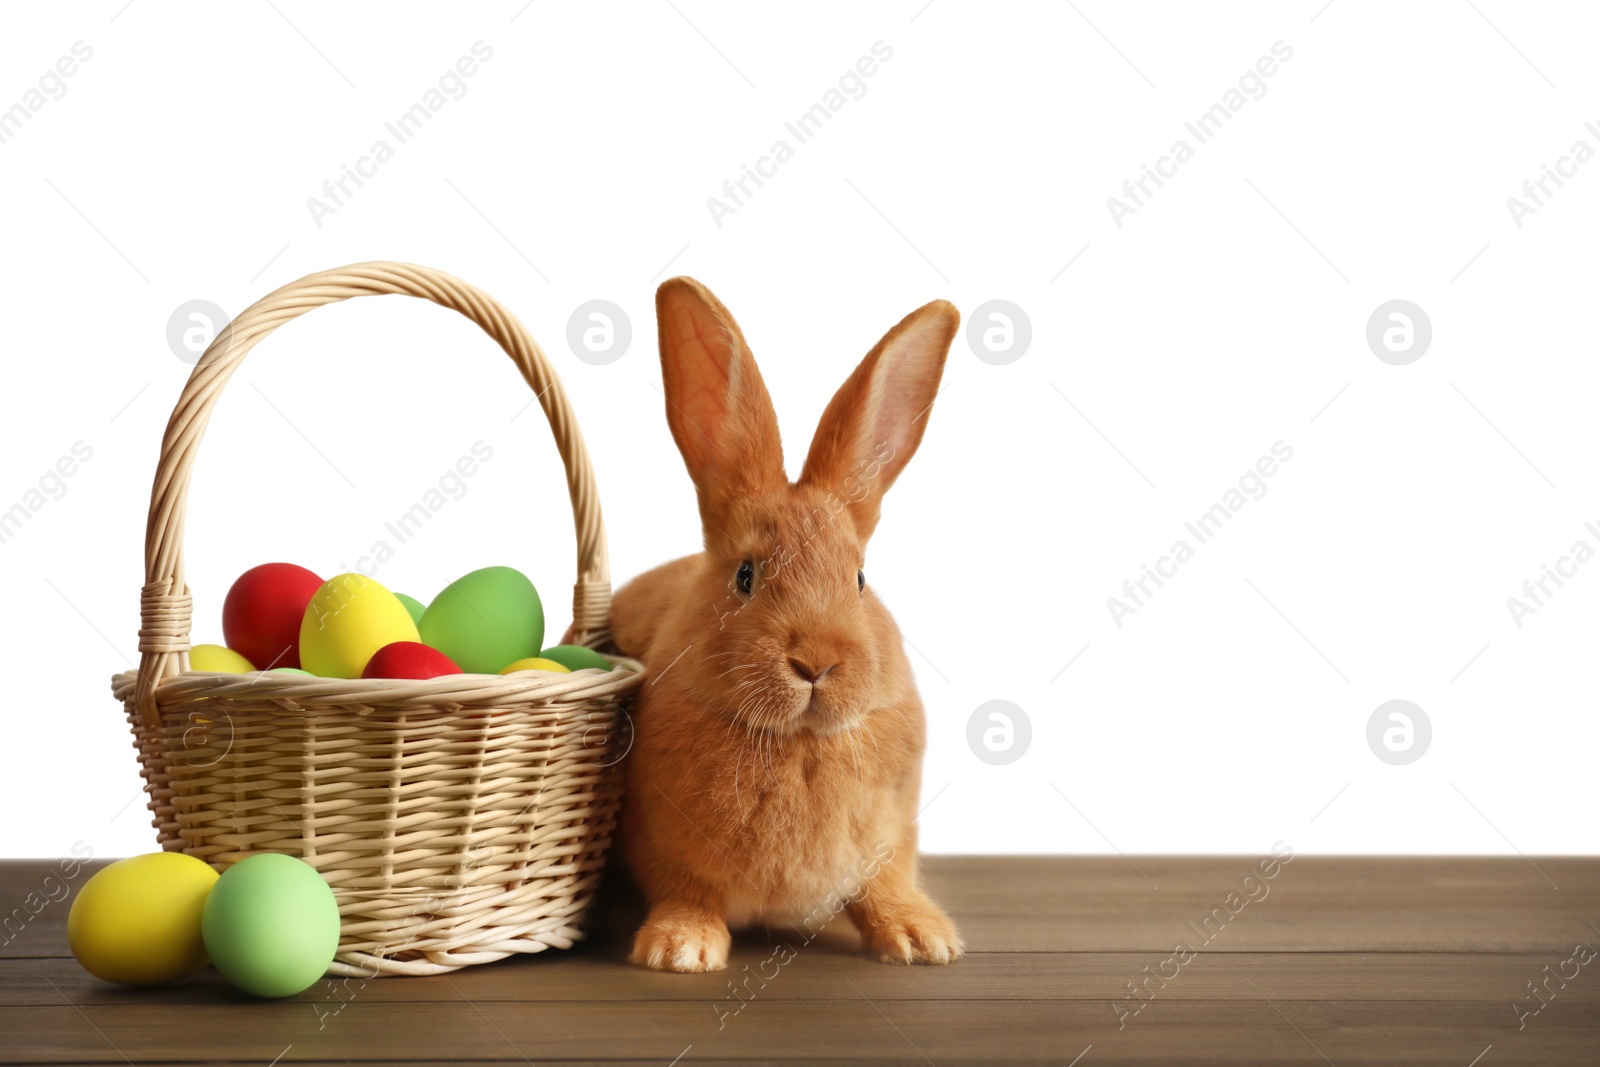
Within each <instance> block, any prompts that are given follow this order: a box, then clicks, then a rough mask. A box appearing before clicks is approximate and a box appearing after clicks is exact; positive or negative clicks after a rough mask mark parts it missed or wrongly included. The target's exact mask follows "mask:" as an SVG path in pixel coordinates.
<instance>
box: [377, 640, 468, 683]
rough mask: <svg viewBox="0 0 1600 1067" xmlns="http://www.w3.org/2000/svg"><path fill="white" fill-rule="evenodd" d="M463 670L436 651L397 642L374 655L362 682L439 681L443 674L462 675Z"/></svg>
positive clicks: (420, 645)
mask: <svg viewBox="0 0 1600 1067" xmlns="http://www.w3.org/2000/svg"><path fill="white" fill-rule="evenodd" d="M460 673H461V668H460V667H457V666H456V665H455V664H454V663H452V662H451V661H450V657H449V656H447V655H445V654H444V653H443V652H440V651H439V650H438V649H437V648H429V647H428V646H427V645H423V644H418V643H417V642H416V641H394V642H391V643H390V644H387V645H384V646H383V647H382V648H380V649H378V651H376V652H374V653H373V654H372V658H371V659H369V660H368V661H367V667H366V669H365V670H363V671H362V672H361V677H363V678H437V677H439V676H440V675H441V674H460Z"/></svg>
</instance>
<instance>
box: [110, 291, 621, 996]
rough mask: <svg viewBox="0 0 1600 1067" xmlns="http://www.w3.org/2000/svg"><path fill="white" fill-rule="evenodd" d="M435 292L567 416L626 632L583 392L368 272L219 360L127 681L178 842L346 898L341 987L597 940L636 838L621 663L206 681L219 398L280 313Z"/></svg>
mask: <svg viewBox="0 0 1600 1067" xmlns="http://www.w3.org/2000/svg"><path fill="white" fill-rule="evenodd" d="M384 294H401V295H404V296H416V297H423V298H425V299H428V300H432V301H434V302H435V303H437V304H442V305H443V306H445V307H447V308H451V309H453V310H455V311H458V312H460V313H461V314H463V315H465V316H466V317H467V318H469V319H471V320H472V321H474V322H476V323H477V324H478V325H479V326H480V327H482V328H483V330H484V331H485V332H486V333H488V334H489V335H490V336H491V337H493V338H494V339H495V340H496V341H498V342H499V343H500V346H501V347H502V348H504V349H505V350H506V352H507V354H509V355H510V356H511V359H512V361H513V362H514V363H516V365H517V367H518V369H520V370H521V372H522V376H523V377H524V378H525V379H526V380H527V382H528V385H529V386H530V387H531V388H532V389H533V391H534V393H535V395H536V396H537V397H538V399H539V402H540V404H541V405H543V407H544V412H545V415H546V416H547V418H548V419H549V422H550V426H551V430H552V432H553V433H554V435H555V440H556V445H557V447H558V449H559V450H560V453H561V457H562V460H563V462H564V463H565V465H566V472H567V489H568V492H569V494H570V495H571V498H572V512H573V518H574V521H575V524H576V526H577V534H578V538H577V540H578V581H577V585H576V587H575V589H574V594H573V618H574V620H575V623H574V631H575V635H576V636H575V638H574V640H576V641H578V642H581V643H583V644H586V645H589V646H590V647H598V646H601V645H603V644H604V643H605V642H606V641H607V639H608V636H609V615H610V607H611V585H610V580H609V574H608V570H607V561H606V540H605V529H604V526H603V524H602V522H601V517H600V503H599V499H598V497H597V496H596V493H595V484H594V472H593V471H592V470H591V469H590V465H589V455H588V452H587V450H586V449H585V448H584V444H583V438H582V437H581V436H580V434H579V433H578V426H577V423H576V422H575V421H574V419H573V416H572V411H571V409H570V408H569V407H568V404H567V398H566V394H565V393H564V392H563V391H562V388H561V383H560V381H559V380H558V379H557V378H556V375H555V371H554V370H553V369H552V367H551V366H550V363H549V360H548V359H547V358H546V357H545V354H544V352H542V351H541V350H540V348H539V346H538V345H537V344H536V343H535V342H534V340H533V339H532V338H531V337H530V336H528V333H527V331H526V330H525V329H524V328H523V326H522V324H521V323H519V322H518V321H517V320H516V319H515V318H513V317H512V315H511V314H510V312H508V311H506V309H505V308H503V307H501V306H500V304H498V303H497V302H495V301H494V300H493V299H492V298H490V297H489V296H487V295H485V294H484V293H481V292H479V291H478V290H477V289H474V288H473V287H472V286H470V285H467V284H465V283H464V282H461V281H459V280H458V279H456V278H452V277H451V276H449V275H447V274H444V273H441V272H439V271H436V270H430V269H428V268H425V267H416V266H410V265H407V264H401V263H362V264H357V265H355V266H351V267H345V268H343V269H340V270H332V271H325V272H323V273H321V274H313V275H310V276H309V277H306V278H302V279H301V280H299V281H297V282H294V283H293V284H291V285H287V286H285V287H283V288H282V289H279V290H278V291H277V292H274V293H272V294H270V295H268V296H266V297H265V298H263V299H261V300H260V301H257V302H256V303H255V304H253V305H252V306H251V307H249V308H248V309H246V310H245V311H244V312H243V313H241V314H240V315H239V317H238V318H237V319H235V320H234V321H233V323H232V324H231V325H230V326H229V327H228V328H227V329H225V330H224V331H222V332H221V333H220V334H219V335H218V337H217V339H216V340H215V341H214V342H213V343H212V344H211V346H210V347H209V348H208V349H207V350H206V352H205V354H204V356H202V357H201V359H200V361H199V362H198V363H197V364H196V366H195V369H194V372H193V373H192V374H191V375H190V376H189V381H188V384H187V385H186V386H185V387H184V390H183V395H182V396H181V397H180V398H179V400H178V405H177V408H176V409H175V410H174V411H173V414H172V419H171V421H170V422H168V424H167V431H166V437H165V439H164V440H163V441H162V445H161V462H160V466H159V467H158V468H157V471H156V479H155V487H154V489H153V492H152V498H151V502H150V518H149V524H148V526H147V528H146V533H145V586H144V590H143V593H142V596H141V598H140V603H139V609H140V622H141V627H140V630H139V651H140V653H141V657H140V664H139V669H138V670H137V671H127V672H124V673H122V674H119V675H117V676H116V678H115V679H113V683H112V689H113V692H114V694H115V695H116V697H117V698H118V699H119V700H121V701H122V702H123V705H124V708H125V710H126V712H127V716H128V720H129V723H130V724H131V725H132V727H133V732H134V738H135V743H136V746H137V748H138V751H139V760H140V763H141V764H142V765H143V776H144V779H145V789H146V791H147V792H148V794H149V796H150V801H149V808H150V810H151V811H152V812H153V813H154V815H155V818H154V820H153V821H154V825H155V827H156V829H157V831H158V835H159V840H160V843H161V847H162V848H164V849H166V850H169V851H183V852H187V853H189V854H190V855H192V856H198V857H199V858H201V859H203V860H205V861H206V862H208V863H210V864H211V865H212V866H213V867H216V868H217V869H219V870H223V869H226V868H227V867H228V866H229V865H230V864H232V863H235V862H237V861H239V860H241V859H243V858H245V857H246V856H249V855H251V854H253V853H257V852H285V853H288V854H290V855H295V856H299V857H300V858H302V859H304V860H305V861H306V862H307V863H309V864H311V865H312V866H314V867H316V868H317V869H318V870H319V871H320V872H321V873H322V875H323V877H324V878H326V879H327V881H328V884H329V885H330V886H331V887H332V888H333V892H334V896H335V898H336V899H337V900H338V903H339V913H340V918H341V931H340V939H339V953H338V956H337V957H336V960H335V962H334V965H333V968H332V970H333V971H334V972H335V973H337V974H342V975H361V976H363V977H372V976H375V975H378V974H439V973H443V972H446V971H452V970H455V969H457V968H460V967H464V966H467V965H470V964H474V963H486V962H489V961H491V960H497V959H501V958H503V957H505V956H508V955H511V954H512V953H517V952H540V951H543V950H544V949H546V948H552V947H554V948H567V947H569V946H570V945H571V944H572V942H573V941H574V940H575V939H576V938H578V937H581V936H582V923H583V919H584V912H585V909H586V907H587V905H588V904H589V901H590V899H591V898H592V897H593V895H594V891H595V888H596V885H597V883H598V880H599V877H600V869H601V865H602V863H603V862H604V860H605V854H606V849H607V846H608V845H609V844H610V840H611V833H612V830H613V828H614V827H615V821H616V812H617V807H618V803H619V799H620V792H621V787H620V780H619V775H618V773H617V767H616V764H617V762H618V760H619V759H620V758H621V756H622V755H623V754H625V752H626V747H625V746H626V743H627V741H626V738H625V736H624V734H625V731H624V730H623V729H622V727H623V726H625V725H626V722H627V719H626V715H625V713H624V712H623V710H622V707H621V704H622V701H623V700H624V699H625V698H626V697H627V696H628V695H629V694H630V693H631V692H632V690H633V689H634V688H636V687H637V686H638V684H639V683H640V681H641V680H642V677H643V676H642V674H641V669H640V666H639V664H638V663H637V662H635V661H632V660H626V659H615V660H613V662H614V663H616V664H617V665H618V669H616V670H613V671H611V672H609V673H608V672H604V671H599V670H585V671H577V672H575V673H572V674H539V673H525V674H518V675H511V676H506V677H500V676H495V675H481V674H462V675H451V676H446V677H441V678H432V679H427V680H425V681H409V680H383V679H370V680H369V679H355V680H343V679H333V678H309V677H304V676H298V675H292V674H270V673H255V674H244V675H240V674H211V673H195V672H189V671H187V667H188V648H189V624H190V608H191V600H190V596H189V589H188V587H187V586H186V585H185V583H184V572H183V522H184V511H185V506H186V502H187V497H188V491H189V473H190V468H191V466H192V465H193V462H194V457H195V450H196V449H197V448H198V447H199V444H200V438H201V436H202V434H203V433H204V432H205V428H206V423H207V421H208V420H209V418H210V415H211V409H212V407H213V406H214V405H215V404H216V401H217V398H218V396H219V395H220V394H221V392H222V388H223V386H224V385H226V384H227V382H228V379H229V378H230V377H231V376H232V374H233V372H234V370H235V369H236V368H237V367H238V365H239V362H240V361H241V360H242V359H244V357H245V355H246V354H247V353H248V352H249V351H250V350H251V349H253V348H254V347H255V346H256V344H257V343H258V342H259V341H261V340H262V339H263V338H265V337H266V336H267V335H268V334H270V333H271V332H272V331H273V330H275V329H277V328H278V327H279V326H281V325H282V324H283V323H285V322H288V321H289V320H291V319H294V318H297V317H298V316H300V315H303V314H305V313H306V312H307V311H310V310H311V309H312V308H316V307H321V306H322V305H324V304H331V303H334V302H336V301H340V300H346V299H348V298H350V297H357V296H379V295H384Z"/></svg>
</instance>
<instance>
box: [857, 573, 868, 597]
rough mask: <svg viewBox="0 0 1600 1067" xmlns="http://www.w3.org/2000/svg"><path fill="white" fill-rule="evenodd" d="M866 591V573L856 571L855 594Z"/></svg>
mask: <svg viewBox="0 0 1600 1067" xmlns="http://www.w3.org/2000/svg"><path fill="white" fill-rule="evenodd" d="M866 591H867V572H866V571H859V570H858V571H856V592H858V593H865V592H866Z"/></svg>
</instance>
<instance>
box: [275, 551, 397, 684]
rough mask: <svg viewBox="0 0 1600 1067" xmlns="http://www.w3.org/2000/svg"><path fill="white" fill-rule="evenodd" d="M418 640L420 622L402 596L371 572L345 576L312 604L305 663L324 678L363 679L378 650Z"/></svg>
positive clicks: (303, 631) (304, 633)
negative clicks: (380, 581)
mask: <svg viewBox="0 0 1600 1067" xmlns="http://www.w3.org/2000/svg"><path fill="white" fill-rule="evenodd" d="M417 640H419V638H418V636H417V624H416V623H415V622H413V621H412V619H411V613H410V612H409V611H407V610H406V606H405V605H404V604H403V603H401V602H400V599H399V598H398V597H396V596H395V595H394V594H393V593H391V592H389V590H387V589H385V588H384V587H383V586H381V585H379V584H378V583H377V582H375V581H373V580H372V579H371V578H368V577H366V576H365V575H360V574H341V575H339V576H338V577H336V578H329V579H328V580H327V581H326V582H324V583H323V584H322V588H320V589H318V590H317V591H316V592H315V593H314V594H312V597H311V603H310V604H308V605H306V613H305V617H304V618H302V619H301V620H300V666H301V667H303V668H305V669H306V670H308V671H310V672H311V673H312V674H315V675H318V676H320V677H323V678H360V677H361V672H362V671H363V670H365V669H366V666H367V661H368V660H370V659H371V658H372V655H373V653H375V652H377V651H378V649H380V648H382V647H383V646H384V645H390V644H393V643H394V642H396V641H417Z"/></svg>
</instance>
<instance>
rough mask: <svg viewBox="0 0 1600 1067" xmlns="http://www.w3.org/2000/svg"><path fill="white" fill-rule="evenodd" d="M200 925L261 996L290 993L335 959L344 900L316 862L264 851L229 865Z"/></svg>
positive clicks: (247, 987)
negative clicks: (337, 896) (336, 897)
mask: <svg viewBox="0 0 1600 1067" xmlns="http://www.w3.org/2000/svg"><path fill="white" fill-rule="evenodd" d="M201 930H202V932H203V934H204V936H205V946H206V951H207V952H208V953H210V955H211V963H212V965H213V966H215V967H216V969H217V970H218V971H220V972H222V976H223V977H224V978H226V979H227V980H228V981H230V982H232V983H233V984H234V985H236V986H238V987H239V988H240V989H242V990H244V991H245V992H246V993H254V994H255V995H256V996H258V997H289V996H293V995H294V994H296V993H299V992H301V991H302V990H305V989H309V988H310V987H311V986H312V985H314V984H315V983H316V981H317V979H319V978H321V977H322V976H323V975H324V974H326V973H327V971H328V965H329V964H330V963H332V962H333V955H334V953H335V952H337V951H338V950H339V905H338V904H337V903H336V902H335V901H334V899H333V890H331V889H329V888H328V883H327V882H325V881H323V880H322V875H320V874H318V873H317V871H316V868H314V867H312V866H310V865H309V864H307V863H305V862H303V861H301V860H299V859H296V858H295V857H293V856H285V855H282V854H280V853H276V852H261V853H257V854H256V855H254V856H248V857H246V858H244V859H242V860H240V861H239V862H238V863H235V864H234V865H233V866H232V867H229V868H228V869H227V870H226V871H223V872H222V877H221V878H219V879H217V884H216V886H215V887H214V888H213V889H212V890H211V896H210V897H209V898H208V899H207V900H206V905H205V912H204V914H203V916H202V919H201Z"/></svg>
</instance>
